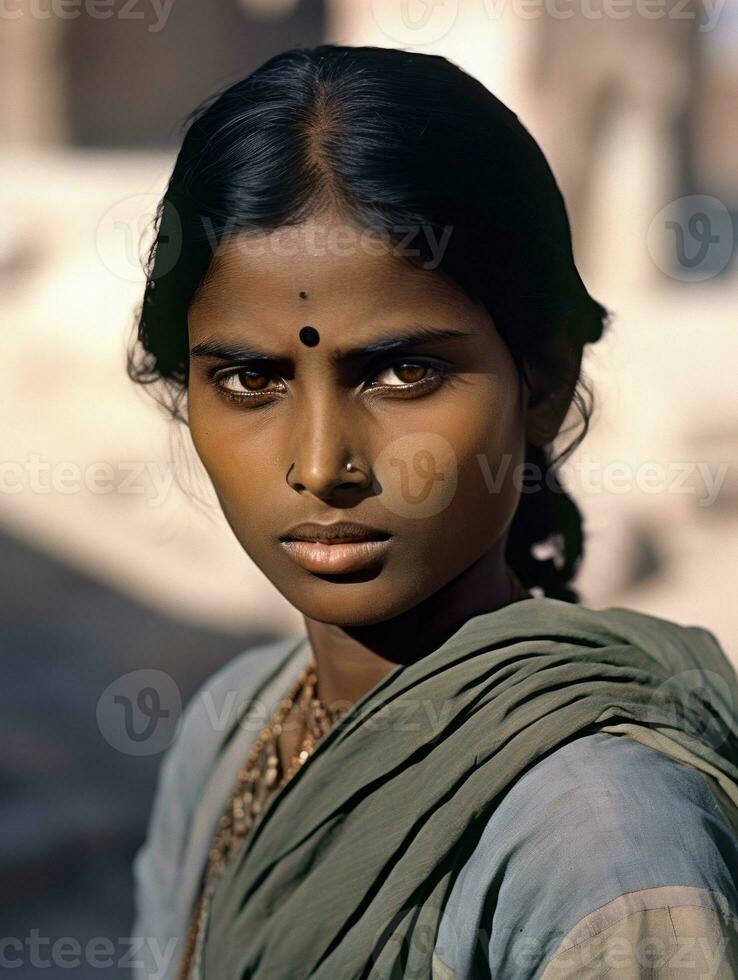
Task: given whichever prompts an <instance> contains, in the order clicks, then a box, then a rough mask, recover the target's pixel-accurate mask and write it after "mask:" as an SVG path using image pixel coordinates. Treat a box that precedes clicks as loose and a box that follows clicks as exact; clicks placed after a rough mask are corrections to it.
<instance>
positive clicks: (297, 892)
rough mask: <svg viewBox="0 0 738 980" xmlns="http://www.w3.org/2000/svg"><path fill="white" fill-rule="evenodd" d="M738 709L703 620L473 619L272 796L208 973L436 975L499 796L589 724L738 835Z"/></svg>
mask: <svg viewBox="0 0 738 980" xmlns="http://www.w3.org/2000/svg"><path fill="white" fill-rule="evenodd" d="M256 698H258V692H257V694H256ZM737 705H738V681H737V679H736V675H735V672H734V670H733V668H732V667H731V665H730V664H729V662H728V661H727V659H726V657H725V654H724V653H723V652H722V650H721V649H720V646H719V645H718V643H717V641H716V640H715V637H714V636H713V635H712V634H711V633H710V632H709V631H707V630H705V629H701V628H699V627H694V626H691V627H684V626H679V625H677V624H676V623H672V622H669V621H667V620H663V619H660V618H657V617H653V616H648V615H645V614H642V613H636V612H634V611H631V610H626V609H620V608H610V609H606V610H593V609H588V608H586V607H583V606H577V605H573V604H570V603H566V602H562V601H560V600H557V599H547V598H541V599H537V598H536V599H526V600H523V601H520V602H516V603H512V604H511V605H508V606H504V607H503V608H501V609H498V610H495V611H493V612H490V613H484V614H482V615H479V616H475V617H473V618H471V619H469V620H468V621H467V622H466V623H464V625H463V626H462V627H461V628H460V629H459V630H458V631H457V632H456V633H455V634H454V635H453V636H452V637H451V638H450V639H448V640H447V641H446V642H445V643H444V644H443V645H442V646H440V647H439V648H438V649H436V650H435V651H434V652H433V653H431V654H429V655H428V656H426V657H424V658H422V659H421V660H419V661H417V662H415V663H413V664H411V665H409V666H399V667H396V668H395V669H394V670H393V671H392V672H391V673H390V674H388V675H387V676H386V677H385V678H384V679H383V680H382V681H381V682H380V683H379V684H377V685H376V686H375V687H374V688H373V689H372V690H371V691H369V692H368V693H367V694H366V695H365V696H364V697H363V698H361V699H360V700H359V701H357V702H356V703H355V704H354V705H353V706H352V708H351V710H350V711H349V712H348V713H347V715H346V716H345V717H344V719H343V721H342V722H341V723H340V724H339V725H338V726H336V727H334V728H333V729H332V730H331V731H330V733H329V734H328V735H327V736H326V737H325V738H324V739H323V740H322V742H320V743H319V744H318V746H317V748H316V750H315V752H314V754H313V755H312V756H311V757H310V758H309V759H308V761H307V762H306V763H305V765H304V766H303V767H302V768H301V769H300V770H298V772H297V773H296V774H295V776H294V777H293V778H292V780H291V781H290V782H289V783H288V784H287V786H286V787H285V788H284V790H283V791H282V792H281V793H280V794H279V795H278V796H276V797H275V798H274V799H273V801H272V805H270V806H269V808H268V809H267V810H266V812H265V814H264V816H263V818H262V820H261V822H260V823H259V824H258V825H257V827H256V828H255V831H254V832H253V834H252V835H251V837H250V838H249V839H247V841H246V842H245V845H244V846H243V847H242V848H241V850H240V851H239V852H237V853H236V854H235V855H234V857H233V860H232V861H231V863H230V864H229V865H228V867H227V868H226V870H225V873H224V876H223V878H222V880H221V882H220V884H219V886H218V888H217V890H216V893H215V895H214V898H213V904H212V912H211V916H210V924H209V928H208V933H207V936H206V941H205V946H204V958H203V974H204V976H205V977H207V980H240V978H247V977H248V978H254V980H300V978H303V977H315V978H320V980H354V978H359V977H367V978H371V980H379V978H382V980H396V978H397V980H399V978H401V977H417V978H429V977H430V976H431V956H432V952H433V947H434V942H435V938H436V931H437V928H438V923H439V919H440V913H441V910H442V908H443V902H444V898H445V897H446V896H447V894H448V891H449V888H450V884H451V883H452V881H453V876H454V871H455V870H456V871H458V869H459V867H460V865H461V864H462V863H463V861H464V860H465V859H466V857H468V855H469V853H470V852H471V850H473V848H474V846H475V844H476V842H477V841H478V839H479V836H480V834H481V832H482V830H483V828H484V824H485V822H486V821H487V820H488V819H489V817H490V815H491V813H492V811H493V810H494V809H495V807H496V805H497V803H498V802H499V800H500V798H501V795H502V794H504V793H505V791H506V790H508V789H509V788H510V786H511V785H512V784H513V782H514V781H515V780H516V779H517V778H518V777H519V776H520V775H521V774H522V773H523V772H524V771H525V770H526V769H527V768H528V767H529V766H530V765H532V764H533V763H534V762H536V761H537V760H538V759H540V758H541V757H542V756H543V755H545V754H546V753H548V752H550V751H552V750H554V749H556V748H557V747H559V746H561V745H563V744H564V743H566V742H569V741H571V740H572V739H573V738H576V737H577V736H579V735H582V734H584V733H585V732H592V731H595V730H600V731H602V730H605V731H611V732H615V733H618V734H622V735H627V736H629V737H631V738H635V739H638V740H640V741H643V742H645V743H647V744H650V745H653V746H654V747H656V748H658V749H659V750H661V751H662V752H665V753H666V754H668V755H671V756H672V757H674V758H676V759H679V760H680V761H682V762H686V763H688V764H690V765H693V766H695V767H697V768H699V769H700V770H702V771H703V772H704V773H706V774H707V775H708V776H709V777H711V779H712V780H714V784H715V792H716V793H718V794H719V798H720V799H721V800H722V803H723V805H724V806H725V808H726V810H727V812H728V813H729V814H730V819H731V820H732V819H734V818H735V820H736V822H735V826H736V827H737V828H738V816H736V815H738V723H737V720H736V717H737V716H736V706H737ZM226 742H227V739H226Z"/></svg>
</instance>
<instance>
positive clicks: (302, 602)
mask: <svg viewBox="0 0 738 980" xmlns="http://www.w3.org/2000/svg"><path fill="white" fill-rule="evenodd" d="M314 577H315V579H316V582H315V583H313V584H311V585H310V586H307V585H306V586H305V587H304V588H303V589H302V590H300V591H299V592H298V591H297V590H290V592H286V591H285V592H283V593H282V594H283V595H284V596H285V598H286V599H287V601H288V602H290V603H291V604H292V605H293V606H294V607H295V608H296V609H297V610H298V612H301V613H302V615H303V616H306V617H307V618H308V619H313V620H315V621H316V622H319V623H326V624H328V625H330V626H341V627H346V628H350V627H359V626H373V625H375V624H376V623H384V622H387V620H389V619H393V618H394V617H395V616H399V615H401V614H402V613H404V612H407V610H408V609H412V608H413V606H415V605H417V603H418V602H419V601H420V600H419V599H418V598H417V597H415V596H405V597H403V595H402V594H401V593H398V590H397V589H392V590H391V594H388V592H389V591H390V590H386V589H385V588H384V587H382V588H381V589H380V588H378V587H376V586H374V587H373V586H372V582H371V581H370V580H369V581H363V582H358V581H357V582H346V581H342V582H339V581H338V576H336V577H335V578H334V579H333V580H332V581H330V582H327V581H325V579H326V578H327V576H322V575H321V576H317V575H316V576H314ZM340 578H341V579H345V578H348V576H340Z"/></svg>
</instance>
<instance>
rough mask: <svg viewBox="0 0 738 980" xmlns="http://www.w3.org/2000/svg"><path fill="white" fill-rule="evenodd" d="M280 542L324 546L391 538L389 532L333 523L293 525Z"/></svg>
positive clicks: (351, 524)
mask: <svg viewBox="0 0 738 980" xmlns="http://www.w3.org/2000/svg"><path fill="white" fill-rule="evenodd" d="M280 537H281V540H282V541H290V540H292V541H294V540H298V541H317V542H319V543H325V544H344V543H346V544H350V543H353V542H355V541H368V540H380V539H386V538H389V537H391V534H390V533H389V531H385V530H383V529H382V528H378V527H371V525H369V524H354V523H352V522H350V521H334V522H333V523H332V524H316V523H303V524H295V525H294V527H291V528H290V529H289V530H288V531H286V532H285V533H284V534H282V535H281V536H280Z"/></svg>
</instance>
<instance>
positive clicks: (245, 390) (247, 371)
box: [212, 367, 275, 399]
mask: <svg viewBox="0 0 738 980" xmlns="http://www.w3.org/2000/svg"><path fill="white" fill-rule="evenodd" d="M212 381H213V384H214V385H215V386H216V387H217V388H219V389H220V390H221V391H222V392H223V393H224V394H226V395H228V397H229V398H235V399H248V398H254V397H258V396H259V395H265V394H270V392H271V391H273V390H275V389H270V388H268V387H267V385H268V383H269V381H270V376H269V374H268V373H267V372H266V371H263V370H256V369H255V368H245V367H244V368H238V369H237V370H235V371H234V370H230V371H223V372H217V373H216V374H215V375H214V376H213V378H212Z"/></svg>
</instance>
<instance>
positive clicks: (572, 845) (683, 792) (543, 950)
mask: <svg viewBox="0 0 738 980" xmlns="http://www.w3.org/2000/svg"><path fill="white" fill-rule="evenodd" d="M310 655H311V650H310V647H309V644H308V643H307V638H306V637H298V638H290V639H288V640H283V641H278V642H276V643H271V644H267V645H264V646H261V647H257V648H254V649H252V650H248V651H246V652H245V653H244V654H242V655H240V656H239V657H237V658H236V659H235V660H234V661H232V662H231V663H230V664H228V665H227V666H226V667H225V668H223V669H222V670H220V671H219V672H218V673H217V674H215V675H214V676H213V677H212V678H210V680H209V681H208V682H207V683H206V684H205V685H204V686H203V687H202V688H201V690H200V691H199V692H198V693H197V694H196V695H195V697H194V698H193V699H192V701H191V703H190V704H189V705H188V708H187V711H186V712H185V714H184V716H183V720H182V724H181V726H180V729H179V732H178V736H177V739H176V741H175V742H174V744H173V745H172V747H171V748H170V749H169V751H168V752H167V754H166V756H165V758H164V760H163V763H162V766H161V770H160V776H159V783H158V787H157V792H156V798H155V801H154V807H153V811H152V816H151V822H150V826H149V832H148V837H147V840H146V842H145V844H144V845H143V846H142V848H141V849H140V851H139V853H138V855H137V856H136V860H135V863H134V878H135V890H136V922H135V927H134V931H133V936H134V937H140V938H139V942H138V944H137V949H138V950H139V952H138V955H137V961H138V963H139V969H138V972H137V980H163V978H171V977H174V976H175V975H176V969H177V964H178V962H179V960H180V957H181V955H182V951H183V947H184V937H185V936H186V932H187V928H188V924H189V918H190V913H191V909H192V905H193V903H194V900H195V897H196V893H197V888H198V883H199V879H200V875H201V874H202V870H203V867H204V864H205V860H206V857H207V852H208V848H209V846H210V842H211V840H212V835H213V833H214V829H215V825H216V823H217V820H218V818H219V817H220V815H221V813H222V810H223V807H224V805H225V803H226V800H227V799H228V797H229V795H230V793H231V791H232V788H233V785H234V782H235V778H236V773H237V770H238V768H239V766H240V765H241V762H242V760H243V759H244V758H245V756H246V755H247V753H248V750H249V748H250V746H251V744H252V743H253V741H254V739H255V738H256V736H257V735H258V733H259V731H260V730H261V728H262V727H263V724H264V723H265V721H266V719H267V717H268V716H269V714H270V713H271V712H272V711H273V710H274V708H276V706H277V702H278V701H279V699H280V698H281V697H282V696H283V695H284V693H285V692H286V691H287V689H288V688H289V687H290V685H291V684H292V682H293V681H294V680H296V678H297V676H298V674H299V672H300V671H301V670H302V668H303V667H304V666H305V664H306V663H307V662H308V660H309V659H310ZM264 682H268V684H267V687H266V688H265V689H264V692H263V695H262V698H261V699H260V703H259V704H255V705H253V706H252V710H251V712H250V714H249V715H248V716H247V718H246V720H245V721H244V722H243V723H242V724H241V725H240V726H239V727H238V728H237V729H236V735H235V736H234V737H233V739H232V741H231V743H230V745H229V746H228V748H227V750H226V751H225V752H222V753H221V754H220V755H218V750H219V746H220V741H221V739H222V737H223V733H224V732H225V731H226V730H227V728H228V727H229V719H231V718H233V717H234V714H236V713H237V712H238V710H239V708H240V707H241V705H242V704H243V703H244V702H245V701H248V700H250V698H251V697H252V695H253V692H254V691H255V690H257V689H259V688H260V686H261V685H262V684H263V683H264ZM216 757H217V758H218V764H217V765H215V766H214V760H216ZM677 886H682V887H687V888H693V889H699V894H700V895H701V896H706V898H705V899H704V900H705V901H706V902H707V903H708V904H710V905H711V904H713V903H714V905H715V907H716V909H719V911H720V912H721V914H723V915H727V916H729V917H730V916H738V841H737V840H736V837H735V834H734V833H733V831H732V830H731V829H730V827H729V826H728V824H727V822H726V820H725V818H724V816H723V814H722V812H721V810H720V808H719V806H718V804H717V802H716V799H715V797H714V795H713V793H712V791H711V788H710V786H709V785H708V782H707V779H706V778H705V776H703V775H702V773H700V772H698V771H697V770H695V769H692V768H691V767H689V766H686V765H682V764H681V763H678V762H675V761H674V760H672V759H670V758H668V757H666V756H664V755H662V754H661V753H660V752H658V751H657V750H656V749H653V748H651V747H649V746H647V745H643V744H640V743H638V742H635V741H633V740H631V739H630V738H628V737H626V736H621V735H614V734H610V733H606V732H597V733H595V734H589V735H585V736H583V737H580V738H577V739H576V740H574V741H573V742H570V743H568V744H566V745H564V746H562V747H561V748H559V749H557V750H556V751H554V752H552V753H551V754H550V755H548V756H547V757H545V758H544V759H542V760H540V761H539V762H537V763H536V764H535V765H534V766H532V767H531V768H530V769H529V770H528V771H527V772H526V773H525V774H524V775H523V776H522V777H521V778H520V779H519V780H518V781H517V782H516V783H515V784H514V785H513V786H512V787H511V789H510V790H509V791H508V792H507V794H506V795H505V797H504V798H503V799H502V801H501V802H500V804H499V806H498V807H497V808H496V809H495V811H494V812H493V814H492V817H491V818H490V820H489V821H488V823H487V825H486V827H485V830H484V832H483V834H482V836H481V838H480V840H479V843H478V845H477V846H476V848H475V850H474V851H473V853H472V854H471V856H470V857H469V859H468V860H467V861H466V863H465V864H464V866H463V868H462V869H461V871H460V873H459V875H458V876H457V877H456V879H455V881H454V884H453V887H452V889H451V891H450V894H449V898H448V901H447V903H446V906H445V909H444V912H443V915H442V917H441V921H440V926H439V930H438V935H437V939H436V945H435V950H436V954H437V956H436V958H435V961H434V977H436V978H437V980H452V978H457V980H461V978H464V980H468V978H489V977H495V978H501V980H534V978H539V977H541V976H542V974H543V972H544V970H545V968H546V966H547V964H549V963H550V962H551V959H552V958H553V957H554V955H555V953H556V950H557V948H559V947H560V945H561V943H562V941H564V940H565V937H567V936H570V935H572V933H573V931H575V930H576V927H577V926H578V924H580V923H581V922H582V920H583V919H585V918H586V917H587V916H588V915H590V914H591V913H592V912H593V910H596V909H600V908H601V907H603V906H605V905H607V903H610V902H612V901H613V900H614V899H618V898H619V897H621V896H624V895H626V894H628V896H629V901H633V900H634V898H633V896H646V897H648V896H649V895H653V896H657V895H661V892H658V893H657V892H656V891H653V892H648V891H645V890H648V889H659V888H667V887H671V888H672V889H673V888H674V887H677ZM675 894H676V893H674V892H673V891H672V892H671V893H669V894H668V895H667V897H668V898H669V901H670V902H672V901H675V898H674V896H675ZM679 894H680V895H683V894H686V893H684V892H680V893H679ZM689 894H693V893H689ZM694 894H697V892H694ZM701 900H702V899H701ZM690 901H691V899H690ZM651 905H653V902H652V903H651ZM619 914H621V915H622V914H624V913H622V912H621V913H619ZM588 975H589V974H588ZM591 975H593V976H594V975H595V974H591ZM643 975H644V976H646V975H650V974H646V973H644V974H643ZM654 975H655V974H654ZM659 975H660V974H659ZM719 975H720V976H729V975H731V974H719Z"/></svg>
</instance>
